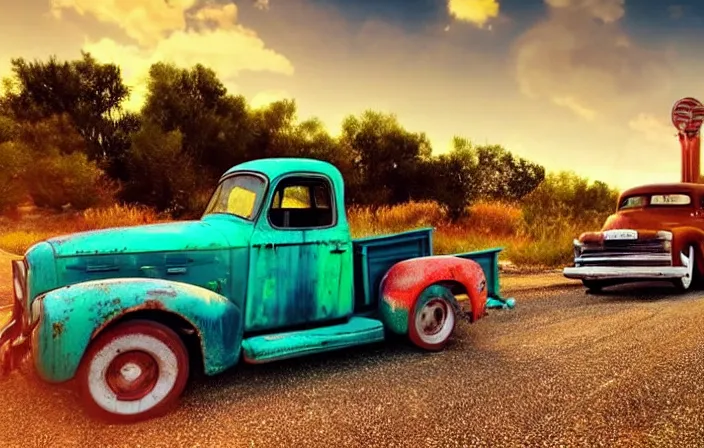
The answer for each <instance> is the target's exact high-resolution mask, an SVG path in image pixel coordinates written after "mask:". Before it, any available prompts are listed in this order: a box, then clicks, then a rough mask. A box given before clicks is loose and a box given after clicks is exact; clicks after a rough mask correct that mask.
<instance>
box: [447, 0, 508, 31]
mask: <svg viewBox="0 0 704 448" xmlns="http://www.w3.org/2000/svg"><path fill="white" fill-rule="evenodd" d="M447 11H448V13H449V14H450V15H451V16H452V17H454V18H455V19H457V20H459V21H461V22H468V23H472V24H474V25H476V26H478V27H480V28H482V27H484V25H485V24H486V23H487V22H488V21H489V20H491V19H494V18H496V17H498V15H499V2H498V1H497V0H447Z"/></svg>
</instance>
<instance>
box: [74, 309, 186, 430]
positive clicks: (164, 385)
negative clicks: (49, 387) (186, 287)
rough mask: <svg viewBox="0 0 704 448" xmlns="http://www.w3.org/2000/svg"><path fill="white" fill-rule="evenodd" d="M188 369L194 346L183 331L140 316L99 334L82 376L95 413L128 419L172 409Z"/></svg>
mask: <svg viewBox="0 0 704 448" xmlns="http://www.w3.org/2000/svg"><path fill="white" fill-rule="evenodd" d="M188 374H189V362H188V351H187V349H186V347H185V345H184V343H183V341H182V340H181V338H180V337H179V336H178V334H176V333H175V332H174V331H173V330H171V329H170V328H168V327H166V326H164V325H162V324H159V323H156V322H152V321H145V320H134V321H127V322H124V323H121V324H118V325H116V326H115V327H114V328H108V329H107V330H106V331H105V332H104V333H102V334H100V335H98V337H97V338H96V339H95V340H94V341H93V342H92V343H91V345H90V346H89V348H88V350H87V351H86V354H85V356H84V358H83V360H82V362H81V366H80V368H79V372H78V375H77V379H78V383H79V384H78V386H79V388H80V392H81V396H82V399H83V402H84V406H85V407H86V408H87V411H88V412H89V413H90V415H91V416H93V417H97V418H100V419H102V420H107V421H109V422H115V423H128V422H135V421H139V420H145V419H149V418H152V417H156V416H158V415H162V414H163V413H165V412H167V411H168V410H169V409H170V408H171V407H172V406H174V405H175V404H176V403H177V401H178V399H179V397H180V396H181V393H182V392H183V390H184V388H185V386H186V382H187V380H188Z"/></svg>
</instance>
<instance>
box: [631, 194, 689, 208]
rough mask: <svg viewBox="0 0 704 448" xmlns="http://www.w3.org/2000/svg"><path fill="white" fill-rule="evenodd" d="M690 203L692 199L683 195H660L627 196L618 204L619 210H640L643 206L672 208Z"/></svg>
mask: <svg viewBox="0 0 704 448" xmlns="http://www.w3.org/2000/svg"><path fill="white" fill-rule="evenodd" d="M691 203H692V198H691V196H689V195H688V194H684V193H662V194H644V195H638V196H629V197H627V198H624V199H623V200H622V201H621V203H620V204H619V206H618V208H619V210H624V209H629V208H640V207H645V206H651V207H660V206H665V207H672V206H683V205H689V204H691Z"/></svg>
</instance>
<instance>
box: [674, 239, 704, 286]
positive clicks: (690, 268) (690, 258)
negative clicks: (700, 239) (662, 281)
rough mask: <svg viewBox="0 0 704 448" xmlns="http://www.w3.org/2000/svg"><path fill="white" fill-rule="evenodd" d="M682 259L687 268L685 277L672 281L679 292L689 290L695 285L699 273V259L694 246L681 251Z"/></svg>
mask: <svg viewBox="0 0 704 448" xmlns="http://www.w3.org/2000/svg"><path fill="white" fill-rule="evenodd" d="M680 261H681V262H682V265H683V266H685V267H686V268H687V273H686V274H685V276H684V277H681V278H678V279H675V280H673V282H672V283H673V284H674V285H675V288H676V289H677V290H678V291H679V292H687V291H689V290H691V289H692V287H693V286H694V284H695V280H696V279H695V276H696V275H697V264H698V261H697V260H696V251H695V250H694V246H687V247H686V248H685V249H684V251H682V252H680Z"/></svg>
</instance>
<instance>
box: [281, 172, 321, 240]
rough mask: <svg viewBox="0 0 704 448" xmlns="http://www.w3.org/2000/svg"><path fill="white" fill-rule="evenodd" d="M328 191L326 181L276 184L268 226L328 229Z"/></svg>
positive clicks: (296, 180) (304, 179)
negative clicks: (269, 224)
mask: <svg viewBox="0 0 704 448" xmlns="http://www.w3.org/2000/svg"><path fill="white" fill-rule="evenodd" d="M334 221H335V220H334V215H333V210H332V188H331V186H330V183H329V182H328V181H327V180H326V179H321V178H307V177H291V178H287V179H284V180H283V181H281V182H280V183H279V185H278V186H277V188H276V191H275V192H274V197H273V200H272V202H271V208H270V209H269V222H270V223H271V225H272V226H274V227H277V228H282V229H303V228H317V227H330V226H332V225H333V224H334Z"/></svg>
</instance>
